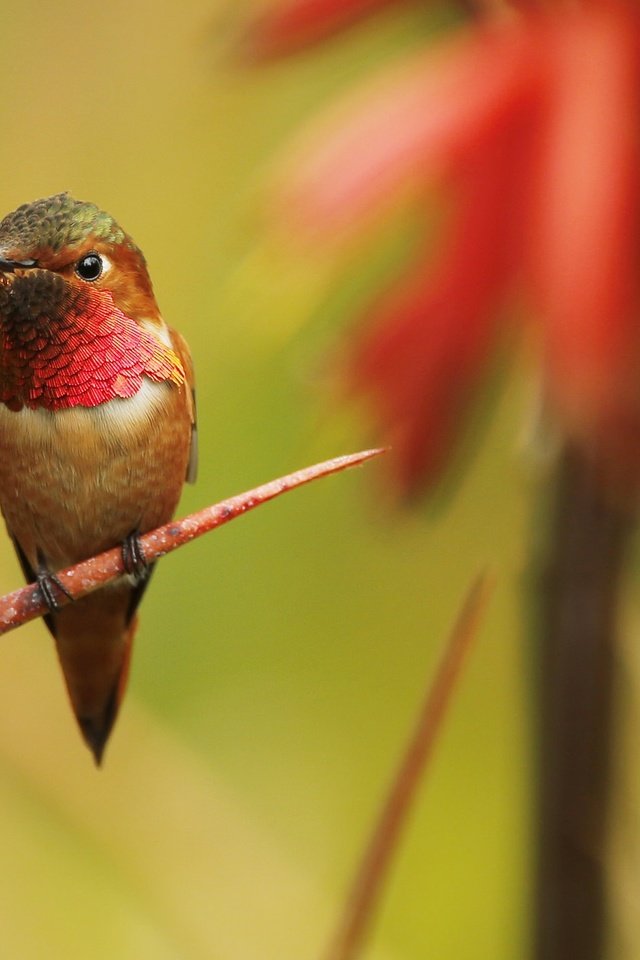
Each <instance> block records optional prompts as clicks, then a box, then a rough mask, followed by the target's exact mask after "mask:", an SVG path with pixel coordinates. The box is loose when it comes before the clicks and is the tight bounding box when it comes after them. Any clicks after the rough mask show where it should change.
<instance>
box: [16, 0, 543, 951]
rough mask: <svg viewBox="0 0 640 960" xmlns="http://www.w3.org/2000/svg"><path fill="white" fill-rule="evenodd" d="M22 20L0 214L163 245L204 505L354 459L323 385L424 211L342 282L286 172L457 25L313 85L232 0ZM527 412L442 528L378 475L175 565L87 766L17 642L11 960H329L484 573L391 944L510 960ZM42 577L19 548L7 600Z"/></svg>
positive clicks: (396, 20) (390, 32)
mask: <svg viewBox="0 0 640 960" xmlns="http://www.w3.org/2000/svg"><path fill="white" fill-rule="evenodd" d="M0 12H1V13H2V24H3V27H2V31H1V32H0V76H1V78H2V89H3V91H4V95H5V106H4V110H3V120H4V123H3V132H2V137H1V138H0V150H1V151H2V169H3V170H4V177H3V179H2V183H3V185H2V187H1V188H0V209H1V210H2V211H8V210H11V209H13V208H14V207H15V206H17V205H18V204H19V203H21V202H23V201H25V200H31V199H34V198H35V197H37V196H42V195H47V194H51V193H54V192H56V191H59V190H63V189H69V190H71V191H72V192H73V193H74V194H75V195H76V196H78V197H80V198H83V199H89V200H93V201H95V202H97V203H99V204H100V205H102V206H103V207H104V208H106V209H107V210H109V211H110V212H111V213H113V214H114V216H116V217H117V218H118V220H119V221H120V222H122V224H123V225H124V226H125V228H126V229H127V230H128V231H130V232H131V233H132V235H133V236H134V237H135V239H136V240H137V242H138V243H139V244H140V245H141V246H142V248H143V249H144V251H145V254H146V255H147V258H148V261H149V265H150V270H151V274H152V277H153V279H154V284H155V288H156V292H157V295H158V299H159V302H160V305H161V307H162V310H163V312H164V314H165V316H166V319H167V320H168V322H170V323H171V324H173V325H175V326H177V327H179V329H180V330H181V331H182V333H184V335H185V336H186V337H187V339H188V341H189V343H190V345H191V347H192V352H193V355H194V358H195V362H196V368H197V375H198V398H199V415H200V437H201V470H200V477H199V482H198V484H197V486H196V487H195V488H194V489H189V490H188V491H187V492H186V493H185V497H184V499H183V504H182V508H183V511H184V512H186V511H188V510H189V509H192V508H195V507H196V506H198V505H204V504H206V503H209V502H212V501H213V500H215V499H218V498H220V497H222V496H224V495H226V494H229V493H233V492H236V491H237V490H240V489H244V488H246V487H248V486H251V485H253V484H254V483H257V482H260V481H262V480H265V479H268V478H269V477H270V476H272V475H276V474H279V473H282V472H284V471H286V470H288V469H291V468H293V467H295V466H298V465H301V464H303V463H305V462H308V461H312V460H314V459H320V458H322V457H324V456H330V455H332V454H334V453H339V452H343V451H346V450H348V449H355V448H356V447H358V446H361V445H362V443H363V439H364V432H363V427H362V424H361V423H360V422H359V420H358V418H357V415H356V414H354V413H353V411H352V412H350V413H348V414H345V413H344V412H343V411H342V410H341V409H340V407H339V405H338V404H337V403H335V402H332V401H331V398H330V394H329V393H328V392H327V391H326V390H324V389H323V387H324V384H323V380H324V376H323V372H324V369H325V360H326V356H327V354H328V353H330V352H331V350H332V349H335V348H336V344H338V343H339V335H340V332H341V330H343V329H344V324H345V322H346V320H347V317H348V316H349V315H350V313H351V312H352V310H353V309H354V308H355V307H356V306H357V305H358V304H360V303H362V302H364V301H365V300H366V299H368V298H369V297H370V295H371V293H372V292H373V290H374V289H377V288H378V286H379V284H380V280H381V278H383V277H385V276H388V275H390V274H391V273H393V272H394V269H395V267H396V265H397V263H398V262H399V260H400V259H401V258H402V254H403V252H404V250H405V249H406V247H407V245H408V243H409V242H410V238H411V236H412V232H413V230H414V226H415V225H414V223H413V222H412V217H411V214H410V213H406V214H400V215H398V217H397V220H396V222H395V223H394V229H393V236H392V238H391V240H390V239H389V238H388V237H387V238H386V239H385V238H381V237H380V236H379V235H378V234H377V233H376V232H375V231H373V229H372V233H371V236H370V238H368V240H367V244H366V249H365V248H363V250H361V252H360V254H359V256H358V257H356V258H355V259H354V258H353V257H351V258H349V259H347V257H346V251H340V252H334V253H332V254H331V255H327V256H326V257H325V258H324V260H322V261H320V260H319V259H318V258H316V257H315V256H314V257H310V256H307V255H305V253H304V252H302V253H300V254H299V255H294V252H295V247H296V244H295V243H294V244H292V245H290V246H289V247H287V244H286V242H283V238H276V237H273V236H271V235H268V234H267V233H266V232H265V228H264V222H263V220H262V218H261V216H260V211H261V207H262V205H263V202H264V196H265V194H264V184H265V182H266V181H267V180H268V178H269V176H270V174H271V171H272V169H273V164H274V161H275V159H276V156H277V153H278V149H279V147H280V145H281V144H282V143H283V142H284V141H285V140H286V139H287V138H288V137H289V136H290V135H291V134H292V133H293V131H294V130H295V129H296V128H297V127H298V125H299V124H300V123H301V122H302V121H303V120H304V119H305V118H307V117H308V116H309V115H310V114H311V113H312V112H314V111H316V110H317V109H318V108H319V107H320V106H322V105H323V104H324V103H326V102H327V101H328V100H329V99H331V98H332V97H334V96H335V95H336V94H337V93H339V92H340V91H342V90H344V89H346V88H347V87H349V86H350V85H351V84H352V83H353V82H354V81H355V80H357V79H358V78H359V77H362V76H364V75H366V73H367V72H369V71H370V70H371V68H372V66H374V65H378V64H380V63H383V62H390V61H392V60H393V59H394V58H399V57H401V56H402V55H403V54H404V53H406V52H407V51H410V50H412V49H415V47H416V45H417V44H418V43H421V42H423V41H424V38H425V37H427V36H428V35H430V33H432V32H435V31H437V30H441V29H442V28H443V20H444V19H446V16H445V14H443V12H442V10H440V11H439V12H438V13H435V12H432V13H429V12H427V11H425V10H423V9H420V8H418V7H415V8H414V7H410V6H407V7H403V6H402V5H398V6H397V7H390V8H389V9H388V10H386V11H382V12H380V13H379V14H378V15H377V16H376V17H375V18H373V19H371V20H370V21H369V22H368V23H366V24H364V25H363V26H362V27H359V28H358V29H357V30H354V31H352V32H351V33H350V34H349V35H345V36H344V37H343V38H340V39H337V40H336V41H335V42H334V43H333V44H332V45H331V46H327V47H325V48H322V49H320V48H319V49H318V50H317V51H315V52H313V53H310V54H309V55H307V56H306V57H305V59H304V60H302V59H301V60H299V61H297V62H296V66H295V72H294V70H293V69H292V66H291V64H287V63H282V64H277V65H270V66H268V67H263V68H261V69H260V71H251V70H246V69H244V68H241V67H239V66H235V65H234V64H233V63H232V58H231V57H230V55H229V50H230V43H231V37H232V36H233V34H234V32H235V30H236V29H237V27H238V24H237V22H235V17H236V16H237V12H236V11H235V7H234V5H232V4H229V5H227V6H223V5H221V4H218V5H217V6H216V4H215V2H214V3H212V2H204V0H198V2H193V3H190V4H187V5H184V6H183V7H177V6H176V5H170V4H168V3H165V2H163V0H158V2H156V3H154V4H151V3H143V2H137V0H134V2H129V3H126V4H125V3H124V2H122V0H116V2H113V3H110V4H103V5H102V6H98V7H93V8H91V9H90V10H89V9H88V8H87V7H86V5H85V4H81V3H79V2H70V0H62V2H60V3H57V4H51V5H44V4H43V5H41V6H40V7H38V8H37V13H36V11H35V10H34V8H33V7H30V6H29V5H22V6H18V7H16V6H15V5H11V6H9V5H8V4H7V3H0ZM285 241H286V238H285ZM334 280H339V282H338V283H336V285H335V286H334V285H331V289H330V281H334ZM529 399H530V398H529V388H528V385H527V383H526V381H525V379H524V377H523V376H522V375H521V374H520V373H519V372H518V371H517V370H516V371H515V373H513V374H512V376H511V377H510V379H509V381H508V382H507V383H505V384H504V385H503V389H502V391H501V394H500V399H499V401H498V403H497V410H496V416H495V417H494V418H493V419H492V425H491V428H490V430H489V429H486V430H485V433H484V435H483V442H482V447H481V451H479V453H478V455H477V456H476V458H475V460H474V462H473V466H472V469H471V471H470V472H469V473H467V474H466V476H465V479H464V482H463V483H461V484H460V486H459V487H458V489H457V491H456V497H455V501H454V502H452V503H451V504H449V506H450V509H448V510H447V512H446V514H445V513H444V512H442V511H440V512H438V511H437V510H435V509H434V508H429V510H428V511H425V512H422V513H421V512H418V513H414V514H412V515H398V516H395V517H393V518H392V517H391V516H390V515H389V514H387V513H385V512H384V511H382V510H381V509H380V506H379V503H378V498H379V496H380V490H381V488H377V487H376V484H375V477H376V471H377V469H378V468H377V467H376V466H374V465H372V466H370V467H368V468H366V470H365V471H361V472H360V473H358V474H356V475H349V476H343V477H339V478H334V479H332V480H329V481H326V482H323V484H321V485H318V486H317V487H316V488H313V489H308V490H304V491H301V492H299V493H297V494H293V495H292V496H290V497H289V498H287V499H286V501H282V502H279V503H276V504H272V505H270V506H267V507H265V508H263V509H262V510H260V511H259V512H257V513H255V514H253V515H252V516H250V517H247V518H245V519H244V520H242V521H241V522H236V523H234V524H232V525H230V526H229V527H227V528H225V529H223V530H221V531H220V532H218V533H215V534H214V535H213V536H211V537H209V538H208V539H203V540H201V541H199V542H198V543H196V544H194V545H192V546H190V547H189V548H187V549H185V550H183V551H182V552H181V553H180V554H178V555H175V556H174V557H171V558H168V559H167V560H165V561H163V563H162V564H160V568H159V569H158V571H157V573H156V574H155V576H154V582H153V584H152V586H151V588H150V590H149V593H148V595H147V597H146V599H145V603H144V604H143V607H142V624H141V628H140V631H139V635H138V640H137V648H136V650H135V654H134V665H133V673H132V679H131V688H130V695H129V697H128V700H127V703H126V705H125V707H124V710H123V714H122V716H121V718H120V720H119V723H118V728H117V730H116V732H115V734H114V737H113V740H112V742H111V744H110V747H109V751H108V753H107V756H106V763H105V767H104V769H103V770H101V771H99V772H96V771H95V770H94V769H93V766H92V763H91V760H90V757H89V755H88V753H86V752H85V751H84V749H83V747H82V745H81V743H80V740H79V737H78V735H77V732H76V730H74V728H73V721H72V719H71V716H70V711H69V708H68V705H67V703H66V702H65V694H64V691H63V686H62V680H61V677H60V675H59V671H58V667H57V664H56V663H55V656H54V654H53V650H52V645H51V643H50V638H49V637H48V635H47V634H46V631H45V630H44V628H43V627H42V625H40V624H33V625H31V626H28V627H26V628H24V629H23V630H21V631H19V632H17V633H14V634H11V635H9V636H8V637H6V638H5V639H4V641H3V653H2V657H1V658H0V684H1V689H2V696H1V697H0V794H1V800H0V803H1V816H0V849H1V850H2V852H3V857H2V864H3V866H2V871H1V872H0V946H1V947H2V951H3V954H4V955H6V956H10V957H16V958H20V960H31V958H41V957H42V956H47V957H51V958H65V960H75V958H80V957H82V958H84V957H86V956H88V955H89V956H92V957H95V958H97V960H101V958H104V960H107V958H109V960H111V958H113V957H118V958H119V960H145V958H147V957H148V958H154V960H157V958H165V957H166V958H167V960H176V958H181V960H182V958H185V960H192V958H194V960H195V958H202V960H205V958H207V960H209V958H211V957H216V958H222V960H254V958H256V957H260V960H287V958H288V957H291V958H292V960H293V958H295V960H300V958H303V957H314V956H316V955H317V953H318V951H319V948H320V946H321V944H322V943H323V941H324V938H325V936H326V933H327V931H328V929H329V927H330V925H331V923H332V919H333V918H334V916H335V915H336V913H337V911H338V909H339V904H340V901H341V896H342V894H343V891H344V889H345V887H346V884H347V879H348V876H349V875H350V871H351V868H352V865H353V863H354V861H355V858H356V857H357V853H358V851H359V850H360V849H361V846H362V843H363V841H364V837H365V834H366V831H367V828H368V825H369V823H370V821H371V818H372V816H373V814H374V811H375V810H376V807H377V804H378V801H379V798H380V796H381V794H382V791H383V789H384V786H385V784H386V782H387V779H388V776H389V774H390V771H391V770H392V768H393V766H394V765H395V762H396V758H397V756H398V753H399V751H400V750H401V749H402V745H403V740H404V736H405V735H406V733H407V731H408V729H409V727H410V725H411V721H412V718H413V715H414V713H415V709H416V707H417V704H418V702H419V699H420V697H421V694H422V691H423V688H424V685H425V683H426V679H427V677H428V674H429V670H430V667H431V665H432V664H433V663H434V662H435V659H436V656H437V653H438V651H439V647H440V644H441V642H442V639H443V637H444V635H445V633H446V630H447V628H448V625H449V623H450V621H451V619H452V617H453V614H454V611H455V610H456V608H457V605H458V603H459V600H460V598H461V596H462V595H463V593H464V591H465V589H466V587H467V585H468V583H469V581H470V579H471V577H472V576H473V575H474V574H475V573H476V572H477V570H478V569H479V567H480V566H484V565H485V563H486V562H487V560H489V561H491V562H492V563H493V564H494V565H495V567H496V569H497V572H498V581H499V587H498V590H497V593H496V597H495V600H494V602H493V603H492V607H491V610H490V613H489V616H488V618H487V622H486V625H485V628H484V630H483V635H482V637H481V641H480V644H479V646H478V649H477V651H476V653H475V655H474V657H473V659H472V662H471V664H470V667H469V669H468V672H467V675H466V677H465V678H464V680H463V683H462V685H461V688H460V691H459V694H458V697H457V703H456V704H455V705H454V709H453V711H452V716H451V717H450V718H449V722H448V723H447V726H446V730H445V733H444V736H443V739H442V743H441V745H440V749H439V751H438V753H437V756H436V760H435V763H434V765H433V768H432V770H431V771H430V775H429V783H428V785H427V787H426V789H425V790H424V792H423V794H422V796H421V798H420V803H419V804H418V807H417V810H416V813H415V816H414V818H413V822H412V825H411V829H410V830H409V832H408V834H407V836H406V838H405V843H404V846H403V849H402V852H401V856H400V858H399V861H398V865H397V869H396V871H395V873H394V877H393V882H392V884H391V885H390V887H389V893H388V899H387V901H386V903H385V908H384V911H383V915H382V917H381V923H380V925H379V927H378V929H377V933H376V939H375V941H374V943H373V944H372V946H371V950H370V955H371V957H376V958H380V960H382V958H387V960H396V958H397V960H402V958H413V957H417V956H425V955H427V954H429V955H433V956H441V957H455V958H456V960H466V958H468V960H471V958H473V960H475V958H477V957H484V956H490V957H492V958H493V960H512V958H513V957H514V956H519V955H521V953H522V944H523V938H524V930H525V919H524V906H525V890H524V884H525V881H524V877H525V875H526V869H525V868H526V858H527V849H526V838H525V836H524V823H525V814H526V810H525V802H524V797H525V791H526V788H527V769H526V759H525V758H526V757H527V755H528V742H527V736H526V730H525V726H524V720H523V717H524V715H525V710H526V707H527V703H526V695H525V693H524V682H523V675H524V670H525V668H526V666H527V665H528V664H527V661H526V656H525V653H524V650H525V646H524V640H525V631H524V630H523V628H522V626H521V624H520V622H519V605H518V585H519V582H520V578H521V575H522V571H523V565H524V563H525V552H524V550H523V548H522V544H523V542H525V540H526V538H527V524H528V521H529V517H528V515H527V510H526V496H527V489H526V481H524V480H523V476H525V475H526V468H525V469H524V470H523V469H522V468H521V465H520V464H519V462H518V458H517V456H516V453H515V444H516V437H517V434H518V431H519V429H520V424H521V422H522V416H523V411H526V409H527V405H528V401H529ZM478 429H479V428H478ZM367 439H374V440H375V437H373V438H371V437H368V438H367ZM20 580H21V578H20V574H19V571H18V568H17V564H16V563H15V561H14V559H13V554H12V551H11V549H10V548H9V545H8V543H5V548H4V549H3V550H1V551H0V589H2V591H3V592H6V591H7V590H9V589H11V588H12V587H14V586H15V585H16V584H17V583H19V582H20Z"/></svg>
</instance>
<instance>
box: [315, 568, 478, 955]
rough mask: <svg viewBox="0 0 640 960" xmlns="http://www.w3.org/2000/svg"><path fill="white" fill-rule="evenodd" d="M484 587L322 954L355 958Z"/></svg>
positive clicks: (453, 640)
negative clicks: (341, 914)
mask: <svg viewBox="0 0 640 960" xmlns="http://www.w3.org/2000/svg"><path fill="white" fill-rule="evenodd" d="M489 587H490V581H489V577H488V576H487V575H486V574H482V575H480V576H479V577H478V578H477V579H476V580H474V582H473V583H472V584H471V586H470V588H469V590H468V593H467V595H466V598H465V600H464V603H463V605H462V607H461V609H460V612H459V613H458V617H457V620H456V622H455V624H454V626H453V628H452V630H451V633H450V634H449V638H448V640H447V644H446V647H445V650H444V653H443V654H442V658H441V660H440V663H439V665H438V669H437V672H436V675H435V677H434V678H433V680H432V681H431V682H430V684H429V688H428V690H427V695H426V697H425V699H424V702H423V704H422V707H421V710H420V713H419V715H418V720H417V723H416V726H415V729H414V731H413V734H412V736H411V739H410V740H409V742H408V744H407V747H406V751H405V754H404V756H403V758H402V760H401V763H400V765H399V767H398V770H397V771H396V774H395V776H394V778H393V780H392V782H391V787H390V789H389V792H388V794H387V796H386V799H385V801H384V803H383V806H382V810H381V812H380V815H379V817H378V820H377V822H376V823H375V825H374V828H373V831H372V834H371V836H370V838H369V842H368V844H367V846H366V849H365V852H364V856H363V857H362V860H361V862H360V864H359V866H358V869H357V871H356V875H355V877H354V879H353V883H352V886H351V891H350V894H349V896H348V898H347V901H346V906H345V909H344V913H343V916H342V918H341V920H340V923H339V925H338V929H337V931H336V934H335V936H334V938H333V940H332V942H331V944H330V947H329V949H328V950H327V952H326V953H325V954H324V958H325V960H356V957H357V956H358V955H359V953H360V950H361V948H362V946H363V944H364V942H365V939H366V936H367V934H368V932H369V929H370V928H371V925H372V923H373V920H374V917H375V912H376V907H377V904H378V901H379V899H380V894H381V891H382V887H383V884H384V882H385V881H386V879H387V877H388V874H389V868H390V864H391V860H392V857H393V855H394V853H396V851H397V849H398V844H399V840H400V834H401V831H402V829H403V827H404V826H405V824H406V821H407V818H408V816H409V813H410V810H411V804H412V802H413V800H414V799H415V796H416V792H417V789H418V786H419V785H420V781H421V779H422V776H423V774H424V771H425V768H426V767H427V765H428V761H429V758H430V756H431V754H432V752H433V748H434V746H435V743H436V740H437V737H438V734H439V733H440V730H441V728H442V721H443V718H444V715H445V712H446V709H447V706H448V704H449V702H450V700H451V695H452V693H453V691H454V688H455V685H456V681H457V679H458V676H459V674H460V670H461V668H462V665H463V663H464V660H465V657H466V654H467V653H468V651H469V649H470V647H471V644H472V642H473V640H474V639H475V637H476V635H477V632H478V627H479V624H480V619H481V616H482V614H483V612H484V609H485V606H486V603H487V600H488V598H489Z"/></svg>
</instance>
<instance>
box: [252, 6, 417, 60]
mask: <svg viewBox="0 0 640 960" xmlns="http://www.w3.org/2000/svg"><path fill="white" fill-rule="evenodd" d="M402 2H404V0H281V2H279V3H277V4H275V5H272V6H268V7H267V8H266V9H265V10H264V12H263V14H262V15H261V16H257V17H255V19H254V20H253V21H252V22H251V23H250V25H249V29H248V30H247V32H246V34H245V36H244V37H243V40H242V44H241V45H242V48H243V50H244V52H245V53H246V54H247V55H249V56H250V57H252V58H256V59H260V60H266V59H269V58H271V57H277V56H282V54H285V53H293V52H294V51H296V50H299V49H300V48H302V47H306V46H308V45H309V44H311V43H317V42H318V41H320V40H324V39H325V38H326V37H328V36H330V35H331V34H333V33H337V32H338V31H340V30H344V29H345V27H348V26H351V24H353V23H355V22H356V21H358V20H360V19H361V18H362V17H364V16H366V15H367V14H369V13H372V12H373V11H374V10H376V9H378V8H379V7H387V6H390V5H391V4H393V3H402Z"/></svg>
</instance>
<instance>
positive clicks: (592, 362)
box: [532, 4, 640, 442]
mask: <svg viewBox="0 0 640 960" xmlns="http://www.w3.org/2000/svg"><path fill="white" fill-rule="evenodd" d="M639 37H640V33H639V25H638V18H637V15H636V12H635V10H632V8H631V7H626V6H624V5H618V4H606V5H601V6H599V7H591V8H589V9H588V12H583V13H581V14H576V15H575V16H573V17H571V18H568V19H567V20H565V21H564V22H563V24H562V28H561V30H559V31H558V36H557V45H556V49H555V58H556V59H555V75H554V82H553V86H552V88H551V91H550V102H549V129H548V139H547V141H546V143H545V144H544V145H543V149H542V151H541V163H540V169H539V174H538V176H539V183H538V188H537V194H538V204H537V206H538V214H537V222H536V229H535V231H534V245H533V254H532V272H533V275H534V278H535V282H536V285H537V292H538V298H539V302H540V306H541V312H542V323H543V329H544V336H545V339H546V349H547V363H548V374H549V380H550V389H551V391H552V394H553V396H554V397H555V399H556V401H557V403H558V405H559V407H560V409H561V411H562V413H563V415H564V416H565V418H566V421H567V422H568V424H569V427H570V429H571V430H573V431H575V432H577V433H578V434H579V435H580V436H582V437H583V438H585V439H587V440H589V441H590V442H593V441H594V439H595V435H596V434H597V433H600V434H602V432H603V429H604V430H605V431H606V432H609V431H611V430H613V431H614V432H615V429H616V423H617V422H619V423H620V424H622V423H623V422H624V423H626V424H627V427H628V425H629V418H630V417H631V418H632V419H634V418H637V417H638V416H640V330H639V326H640V325H639V323H638V284H637V272H638V260H637V258H638V252H639V250H640V244H639V239H640V231H639V219H638V217H639V209H640V203H639V200H640V198H639V181H638V178H639V175H640V139H639V120H640V117H639V110H638V106H639V99H638V98H639V91H640V42H639ZM625 429H626V428H625Z"/></svg>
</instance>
